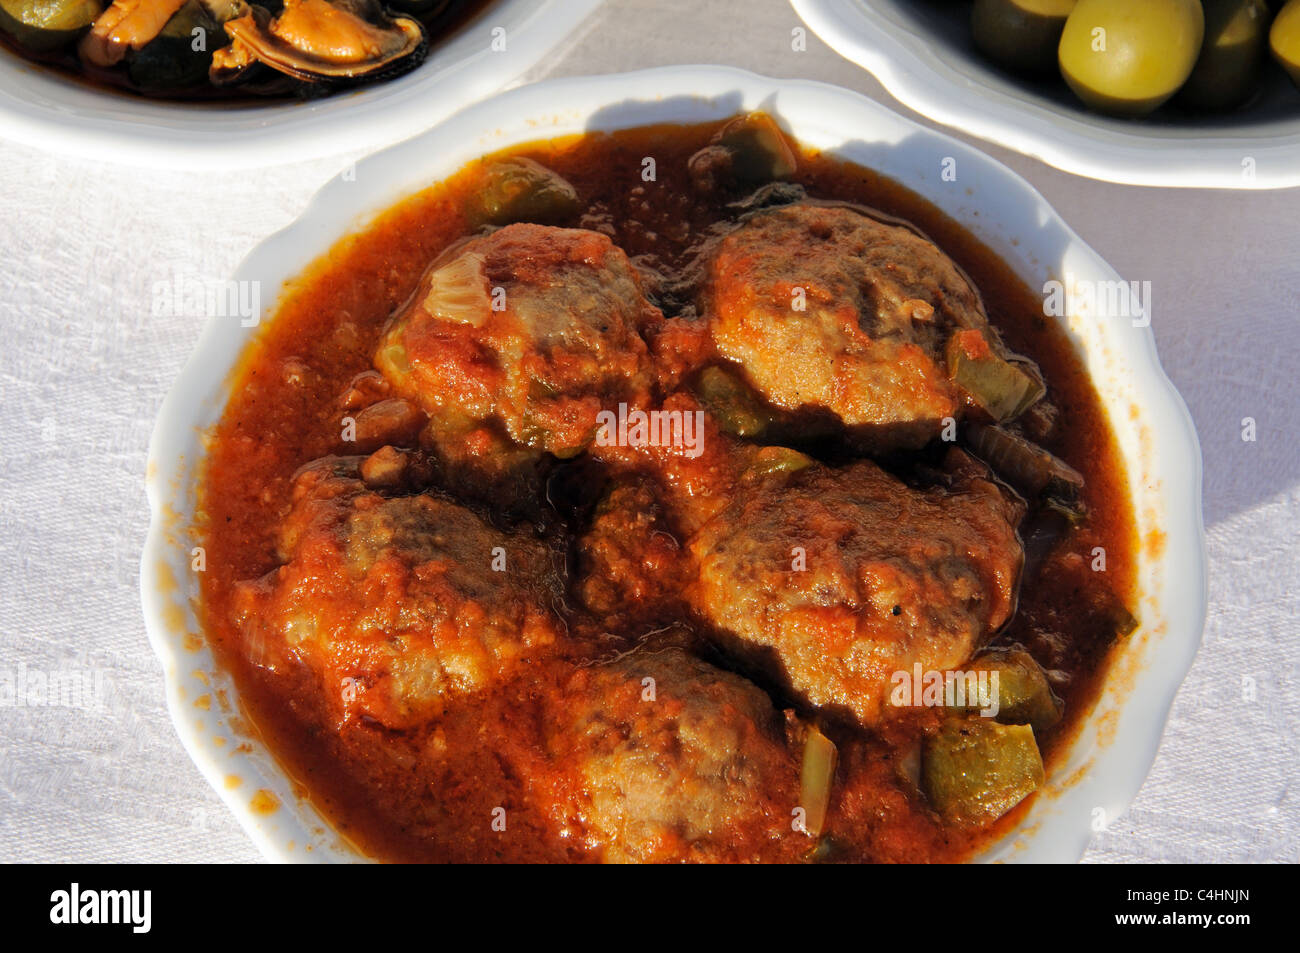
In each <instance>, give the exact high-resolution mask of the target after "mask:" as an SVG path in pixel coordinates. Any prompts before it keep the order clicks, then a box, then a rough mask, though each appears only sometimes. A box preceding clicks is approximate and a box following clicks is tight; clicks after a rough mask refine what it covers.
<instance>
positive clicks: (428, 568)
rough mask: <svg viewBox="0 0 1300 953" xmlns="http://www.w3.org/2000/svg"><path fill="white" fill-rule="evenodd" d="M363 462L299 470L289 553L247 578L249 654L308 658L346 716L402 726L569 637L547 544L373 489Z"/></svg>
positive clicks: (432, 503) (467, 514)
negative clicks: (361, 471)
mask: <svg viewBox="0 0 1300 953" xmlns="http://www.w3.org/2000/svg"><path fill="white" fill-rule="evenodd" d="M356 466H357V461H356V459H353V458H331V459H327V460H324V461H320V462H319V463H317V464H314V465H311V466H309V467H307V468H305V469H304V470H303V471H302V472H301V473H300V474H299V476H298V477H297V480H296V483H295V486H294V501H293V508H292V510H291V512H290V513H289V515H288V517H287V518H286V520H285V522H284V525H283V527H282V531H281V541H280V549H281V556H282V558H283V559H284V560H285V564H284V565H283V566H281V567H280V568H278V569H276V570H274V571H272V572H271V573H269V574H268V575H267V576H265V577H263V578H262V579H261V580H258V581H256V582H249V583H241V584H240V589H239V592H238V594H237V598H236V606H237V613H238V619H237V621H238V623H239V626H240V629H241V631H242V633H243V637H244V640H245V647H246V651H247V654H248V655H249V656H250V657H251V658H252V659H253V660H254V661H255V662H259V663H260V664H262V665H263V666H264V667H267V668H270V669H272V670H273V671H286V670H288V669H290V668H291V667H292V666H294V665H305V666H306V667H307V669H308V670H310V671H311V672H313V673H314V674H315V675H316V676H317V677H318V678H319V679H320V680H321V683H322V685H323V687H324V689H325V691H326V692H327V693H329V694H332V695H333V696H334V697H335V698H336V699H337V710H338V714H339V717H340V719H343V720H346V719H348V718H350V717H352V716H359V715H366V716H369V717H370V718H373V719H375V720H377V721H379V722H380V723H382V724H383V725H385V726H387V727H394V728H400V727H409V726H412V725H414V724H417V723H419V722H421V721H422V720H424V719H427V718H429V717H431V716H434V715H437V714H439V713H440V712H441V711H443V709H444V706H445V705H446V704H447V702H448V701H449V700H450V699H452V698H454V697H455V696H458V695H464V694H468V693H472V692H477V691H481V690H483V689H484V688H487V687H489V686H492V685H495V684H499V683H501V682H502V681H504V680H506V679H507V678H509V677H511V676H512V675H514V674H517V673H518V672H519V671H520V670H521V669H522V667H523V666H525V665H526V664H527V663H528V661H529V660H530V659H535V658H538V657H542V656H549V655H552V654H554V653H556V652H557V651H559V650H560V649H561V645H560V643H561V642H562V641H563V636H562V635H561V629H560V625H559V623H558V622H557V620H556V618H555V616H554V614H553V612H552V610H551V606H552V604H553V602H554V600H555V599H556V593H557V592H558V591H559V580H558V578H557V574H558V571H557V569H556V560H555V559H554V558H553V554H552V553H551V551H550V550H549V549H548V548H547V547H546V546H545V545H544V544H543V543H541V542H539V541H538V540H535V539H533V538H530V537H526V536H522V535H515V534H510V533H505V532H502V531H500V530H497V529H495V528H493V527H491V526H490V525H488V524H487V523H486V522H484V521H483V520H482V519H480V518H479V517H478V516H477V515H475V514H474V513H473V512H471V511H470V510H468V509H466V508H464V507H462V506H459V505H457V504H455V503H452V502H450V501H448V500H446V499H443V498H442V497H440V496H436V495H433V494H432V493H423V494H418V495H414V496H399V497H385V496H381V495H379V494H378V493H374V492H371V491H369V490H367V489H366V487H365V485H364V484H363V483H361V481H360V480H358V479H356V478H355V476H354V474H355V472H356ZM498 569H499V570H501V571H496V570H498Z"/></svg>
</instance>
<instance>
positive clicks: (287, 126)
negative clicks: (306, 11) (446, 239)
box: [0, 0, 601, 170]
mask: <svg viewBox="0 0 1300 953" xmlns="http://www.w3.org/2000/svg"><path fill="white" fill-rule="evenodd" d="M600 3H601V0H496V2H494V3H490V4H488V5H487V6H486V7H485V8H484V9H483V10H480V11H478V12H477V13H475V14H474V16H473V17H472V18H471V19H470V20H469V21H468V22H466V23H464V24H462V25H461V26H459V27H457V28H456V29H455V30H453V31H452V32H451V33H450V34H448V35H446V36H443V37H441V38H437V37H435V38H434V39H433V40H432V46H431V49H430V52H429V56H428V58H427V59H426V60H425V61H424V62H423V63H421V64H420V65H419V66H418V67H416V68H415V69H413V70H412V71H411V72H409V73H407V74H405V75H403V76H400V77H397V78H396V79H392V80H389V81H387V82H380V83H374V84H372V85H369V86H363V87H359V88H358V89H355V90H352V91H350V92H349V91H344V92H340V93H337V94H335V95H333V96H327V97H323V98H321V99H317V100H311V101H295V100H286V101H281V102H275V103H270V104H260V105H259V104H258V103H257V102H256V100H253V101H252V102H251V104H243V103H240V104H219V103H207V104H205V103H186V102H168V101H164V100H158V99H146V98H144V97H141V96H136V95H133V94H129V93H124V92H118V91H110V90H104V89H99V88H96V87H93V86H90V85H89V84H86V83H83V82H80V81H78V80H77V79H75V78H74V77H71V76H68V75H66V74H64V73H61V72H59V71H57V70H54V69H52V68H49V67H45V66H41V65H38V64H35V63H32V62H29V61H27V60H24V59H23V58H21V57H20V56H17V55H15V54H13V53H11V52H10V51H9V50H7V49H0V135H3V136H4V137H6V138H9V139H16V140H18V141H20V142H24V143H27V144H28V145H32V146H36V147H37V148H42V149H48V150H51V151H54V152H62V153H67V154H71V155H77V156H81V157H84V158H90V159H96V160H103V159H107V160H112V161H117V162H127V163H134V164H136V165H144V166H150V167H178V168H189V169H195V170H200V169H235V168H249V167H252V166H259V165H271V164H275V163H280V162H296V161H299V160H302V159H315V158H319V157H321V156H327V155H334V154H337V153H340V152H346V151H348V150H351V149H356V148H358V147H361V146H369V147H371V148H377V147H379V146H384V145H388V144H389V143H392V142H397V141H398V140H400V139H404V138H406V137H407V136H410V135H413V134H415V133H417V132H419V131H420V130H422V129H428V128H429V127H430V126H431V125H433V124H434V123H435V122H437V121H438V120H440V119H442V118H443V117H444V116H448V115H450V114H451V113H453V112H455V111H456V110H457V109H460V108H461V107H462V106H464V105H465V104H467V103H471V102H475V101H477V100H479V99H482V98H483V97H484V96H488V95H490V94H492V93H495V92H497V91H498V90H500V89H504V88H505V87H506V86H508V85H510V83H512V82H513V81H514V80H515V79H517V78H518V77H520V76H522V75H523V74H524V73H525V72H527V71H528V70H529V69H531V68H532V67H533V66H534V65H536V64H537V63H538V62H539V61H540V60H541V59H542V58H543V57H544V56H546V55H547V54H548V53H550V52H552V51H553V50H554V49H555V48H556V47H557V46H559V44H560V43H562V42H563V41H564V39H565V38H566V37H567V36H568V35H569V34H570V33H571V32H573V30H574V29H576V28H577V26H578V25H579V24H580V23H581V22H582V21H583V20H584V19H586V17H587V15H588V14H590V13H591V12H592V11H593V10H594V9H595V8H596V7H598V6H600ZM496 30H504V31H505V32H504V42H505V49H504V50H502V51H496V50H493V49H492V44H493V40H494V37H496V36H500V34H495V33H494V31H496Z"/></svg>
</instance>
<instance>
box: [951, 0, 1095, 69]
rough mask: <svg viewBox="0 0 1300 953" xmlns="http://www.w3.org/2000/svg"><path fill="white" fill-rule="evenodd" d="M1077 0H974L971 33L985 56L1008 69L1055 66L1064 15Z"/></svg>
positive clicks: (1063, 27)
mask: <svg viewBox="0 0 1300 953" xmlns="http://www.w3.org/2000/svg"><path fill="white" fill-rule="evenodd" d="M1077 2H1078V0H975V6H974V8H973V9H972V10H971V18H970V22H971V33H972V35H973V36H974V39H975V45H976V46H977V47H979V48H980V51H981V52H983V53H984V55H985V56H987V57H988V58H989V59H991V60H993V61H994V62H995V63H999V64H1001V65H1002V66H1005V67H1007V68H1008V69H1013V70H1025V71H1029V72H1046V71H1048V70H1051V69H1053V68H1054V67H1055V66H1056V48H1057V46H1058V44H1059V43H1060V42H1061V31H1062V30H1063V29H1065V19H1066V17H1068V16H1069V15H1070V11H1071V10H1073V9H1074V5H1075V3H1077Z"/></svg>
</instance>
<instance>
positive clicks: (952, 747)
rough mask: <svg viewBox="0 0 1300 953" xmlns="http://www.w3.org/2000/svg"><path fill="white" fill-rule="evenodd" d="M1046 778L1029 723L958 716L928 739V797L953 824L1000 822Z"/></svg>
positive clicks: (924, 777)
mask: <svg viewBox="0 0 1300 953" xmlns="http://www.w3.org/2000/svg"><path fill="white" fill-rule="evenodd" d="M1043 780H1044V775H1043V759H1042V755H1040V754H1039V751H1038V744H1037V742H1035V741H1034V730H1033V729H1032V728H1030V727H1029V726H1028V725H1003V724H999V723H998V722H996V721H993V720H992V719H989V718H980V717H978V716H975V717H970V718H954V719H952V720H950V721H949V722H948V723H946V724H945V726H944V727H943V728H942V729H941V730H940V731H939V732H938V734H935V735H932V736H930V737H929V738H927V739H926V741H925V748H924V753H923V755H922V764H921V781H922V784H923V785H924V789H925V795H926V797H927V798H929V800H930V804H931V805H932V806H933V807H934V809H935V810H936V811H938V812H939V814H940V816H942V817H943V819H944V820H946V821H948V822H950V823H953V824H979V823H985V822H988V821H992V820H996V819H997V818H999V817H1001V816H1002V815H1003V814H1005V813H1006V812H1007V811H1009V810H1011V809H1012V808H1013V807H1015V806H1016V805H1017V804H1019V803H1020V802H1021V801H1023V800H1024V799H1025V798H1026V797H1028V796H1029V795H1030V794H1032V793H1033V792H1034V791H1036V790H1038V788H1040V787H1042V785H1043Z"/></svg>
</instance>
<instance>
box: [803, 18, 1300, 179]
mask: <svg viewBox="0 0 1300 953" xmlns="http://www.w3.org/2000/svg"><path fill="white" fill-rule="evenodd" d="M792 3H793V6H794V7H795V10H796V11H797V12H798V13H799V15H800V17H802V18H803V20H804V21H805V22H806V23H807V24H808V26H809V27H810V28H811V29H812V30H813V31H814V32H815V33H817V34H818V35H819V36H820V37H821V38H822V39H823V40H824V41H825V42H826V43H827V44H829V45H830V46H831V47H833V48H834V49H835V50H837V51H838V52H839V53H841V54H842V55H843V56H845V57H847V58H848V59H850V60H852V61H853V62H855V63H857V64H858V65H860V66H862V67H863V68H865V69H867V70H868V71H870V72H871V73H873V74H874V75H875V76H876V78H877V79H879V80H880V82H881V83H882V84H883V85H884V86H885V88H886V89H888V90H889V92H890V93H891V94H892V95H894V96H895V97H896V98H897V99H899V100H900V101H901V102H902V103H903V104H904V105H906V106H908V107H910V108H911V109H914V110H915V111H917V112H919V113H921V114H922V115H924V116H926V117H928V118H930V119H933V120H935V121H936V122H940V123H944V124H946V125H950V126H955V127H958V128H960V129H962V130H963V131H966V132H969V133H971V134H972V135H976V136H979V137H981V138H984V139H987V140H989V141H991V142H996V143H998V144H1000V145H1003V146H1006V147H1008V148H1012V149H1016V150H1018V151H1020V152H1023V153H1025V154H1027V155H1031V156H1034V157H1035V158H1038V159H1041V160H1042V161H1044V162H1047V163H1048V164H1049V165H1053V166H1055V167H1057V168H1059V169H1063V170H1065V171H1067V172H1072V173H1075V174H1078V175H1085V176H1089V177H1091V178H1096V179H1103V180H1106V181H1112V182H1120V183H1125V184H1129V185H1148V186H1171V187H1174V186H1182V187H1192V188H1244V189H1268V188H1288V187H1293V186H1300V0H792Z"/></svg>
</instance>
